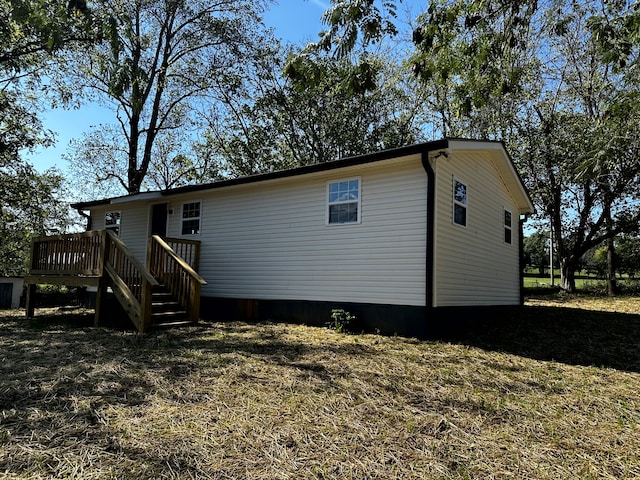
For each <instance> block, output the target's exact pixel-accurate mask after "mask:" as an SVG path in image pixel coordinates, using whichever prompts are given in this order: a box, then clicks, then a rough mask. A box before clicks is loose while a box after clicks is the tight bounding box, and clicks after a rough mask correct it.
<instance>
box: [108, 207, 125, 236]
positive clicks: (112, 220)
mask: <svg viewBox="0 0 640 480" xmlns="http://www.w3.org/2000/svg"><path fill="white" fill-rule="evenodd" d="M120 218H121V214H120V212H107V213H105V214H104V229H105V230H111V231H112V232H113V233H115V234H116V236H120Z"/></svg>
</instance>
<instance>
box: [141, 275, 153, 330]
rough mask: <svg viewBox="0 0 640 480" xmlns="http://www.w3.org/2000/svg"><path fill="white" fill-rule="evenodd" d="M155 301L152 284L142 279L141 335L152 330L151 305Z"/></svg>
mask: <svg viewBox="0 0 640 480" xmlns="http://www.w3.org/2000/svg"><path fill="white" fill-rule="evenodd" d="M152 299H153V293H152V287H151V284H150V283H149V282H148V281H147V280H146V279H145V278H143V279H142V298H141V299H140V333H145V332H148V331H149V330H150V329H151V303H152Z"/></svg>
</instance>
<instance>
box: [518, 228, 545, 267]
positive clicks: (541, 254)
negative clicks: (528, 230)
mask: <svg viewBox="0 0 640 480" xmlns="http://www.w3.org/2000/svg"><path fill="white" fill-rule="evenodd" d="M549 241H550V238H549V232H545V231H536V232H534V233H532V234H531V235H529V236H528V237H525V238H524V245H523V249H524V256H525V259H526V263H527V265H530V266H531V267H534V268H537V269H538V272H539V273H540V275H544V274H545V270H546V268H547V267H548V266H549Z"/></svg>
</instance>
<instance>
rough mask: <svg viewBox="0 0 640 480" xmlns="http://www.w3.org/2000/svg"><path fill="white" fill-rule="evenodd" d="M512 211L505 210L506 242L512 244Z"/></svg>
mask: <svg viewBox="0 0 640 480" xmlns="http://www.w3.org/2000/svg"><path fill="white" fill-rule="evenodd" d="M511 238H512V237H511V212H510V211H509V210H507V209H505V210H504V243H508V244H511Z"/></svg>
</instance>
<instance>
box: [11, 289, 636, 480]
mask: <svg viewBox="0 0 640 480" xmlns="http://www.w3.org/2000/svg"><path fill="white" fill-rule="evenodd" d="M593 308H597V309H598V310H597V311H596V310H593ZM639 312H640V299H622V300H619V299H618V300H606V299H605V300H593V299H587V298H581V297H572V298H569V297H550V298H549V299H536V300H530V301H528V304H527V306H526V307H524V308H522V309H518V308H515V309H513V310H510V311H508V312H506V313H505V318H503V319H478V322H479V327H478V328H477V329H474V331H469V333H468V334H467V335H465V337H464V338H463V337H461V338H458V339H455V340H451V341H448V342H445V341H417V340H413V339H405V338H393V337H382V336H377V335H344V334H337V333H335V332H333V331H331V330H327V329H320V328H311V327H305V326H297V325H287V324H260V325H248V324H243V323H205V324H203V325H201V326H199V327H194V328H187V329H181V330H168V331H161V332H156V333H152V334H149V335H144V336H141V335H138V334H136V333H134V332H132V331H122V330H116V329H105V328H99V329H95V328H91V327H90V325H91V324H92V316H91V314H90V312H89V313H83V312H76V313H73V314H71V313H65V314H64V315H61V314H58V313H56V312H55V311H40V312H38V315H39V317H38V318H36V319H34V320H26V319H24V318H22V317H17V316H15V313H9V312H0V478H8V479H18V478H19V479H45V478H47V479H49V478H82V479H93V478H96V479H97V478H100V479H109V478H113V479H124V478H130V479H156V478H167V479H168V478H184V479H191V478H200V479H329V478H336V479H338V478H339V479H424V478H436V479H468V478H478V479H491V478H500V479H502V478H536V479H545V478H548V479H557V478H580V479H585V478H611V479H614V478H615V479H624V478H628V479H631V478H638V477H640V459H639V457H638V452H639V451H640V397H639V396H638V392H640V314H639Z"/></svg>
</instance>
